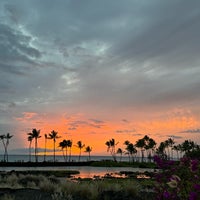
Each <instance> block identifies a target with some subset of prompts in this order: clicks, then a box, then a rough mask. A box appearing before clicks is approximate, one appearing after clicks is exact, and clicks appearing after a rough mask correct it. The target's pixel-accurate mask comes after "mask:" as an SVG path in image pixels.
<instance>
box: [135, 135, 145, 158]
mask: <svg viewBox="0 0 200 200" xmlns="http://www.w3.org/2000/svg"><path fill="white" fill-rule="evenodd" d="M135 146H136V147H137V148H139V149H140V151H141V155H142V156H141V161H142V162H144V151H145V140H144V138H142V139H139V140H137V141H136V144H135Z"/></svg>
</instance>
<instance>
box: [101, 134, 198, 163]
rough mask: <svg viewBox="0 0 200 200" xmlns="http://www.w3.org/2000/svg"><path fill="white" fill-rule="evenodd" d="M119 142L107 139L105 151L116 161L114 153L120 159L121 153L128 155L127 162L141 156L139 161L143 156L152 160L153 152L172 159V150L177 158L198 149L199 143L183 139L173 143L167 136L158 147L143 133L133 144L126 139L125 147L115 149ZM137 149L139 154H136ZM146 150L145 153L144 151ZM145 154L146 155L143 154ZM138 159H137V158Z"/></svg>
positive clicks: (142, 159)
mask: <svg viewBox="0 0 200 200" xmlns="http://www.w3.org/2000/svg"><path fill="white" fill-rule="evenodd" d="M118 143H119V142H116V141H115V139H113V138H112V139H110V140H108V141H107V142H106V143H105V145H106V146H107V151H108V152H110V154H111V156H112V157H113V160H114V161H117V159H116V155H117V154H119V155H120V157H119V159H120V161H121V159H122V155H123V154H125V155H128V158H129V162H131V161H132V162H134V161H135V160H136V159H139V158H141V162H144V158H145V157H146V158H147V159H146V161H147V160H148V161H149V162H151V161H152V158H153V156H154V155H155V154H157V155H159V156H161V157H163V158H165V159H168V160H170V159H174V154H173V153H174V152H176V156H175V157H176V159H177V160H179V159H180V158H181V157H182V156H183V155H187V154H189V153H191V152H194V151H200V145H198V144H196V143H195V142H193V141H191V140H185V141H184V142H183V143H181V144H177V145H176V144H175V141H174V139H173V138H171V137H170V138H168V139H167V140H165V141H164V142H161V143H160V144H159V146H158V147H156V142H155V140H154V139H152V138H150V137H149V136H147V135H145V136H144V137H143V138H141V139H138V140H137V141H136V143H135V144H133V143H131V142H130V141H128V140H126V141H125V142H124V143H123V144H124V145H125V149H124V150H123V149H121V148H118V149H117V150H116V146H117V144H118ZM139 151H140V152H141V153H140V156H139V155H138V153H139ZM145 152H146V153H145ZM145 154H146V155H145ZM138 161H139V160H138Z"/></svg>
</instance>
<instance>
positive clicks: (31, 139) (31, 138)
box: [27, 133, 33, 162]
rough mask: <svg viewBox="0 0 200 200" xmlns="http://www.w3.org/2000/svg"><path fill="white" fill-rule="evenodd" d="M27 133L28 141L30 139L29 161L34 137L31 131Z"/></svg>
mask: <svg viewBox="0 0 200 200" xmlns="http://www.w3.org/2000/svg"><path fill="white" fill-rule="evenodd" d="M27 134H28V141H29V162H31V144H32V141H33V137H32V135H31V133H27Z"/></svg>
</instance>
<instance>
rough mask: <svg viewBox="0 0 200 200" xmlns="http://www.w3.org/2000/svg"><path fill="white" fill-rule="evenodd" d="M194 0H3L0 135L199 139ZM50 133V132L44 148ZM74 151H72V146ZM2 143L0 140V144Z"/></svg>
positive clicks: (15, 145)
mask: <svg viewBox="0 0 200 200" xmlns="http://www.w3.org/2000/svg"><path fill="white" fill-rule="evenodd" d="M199 7H200V1H198V0H191V1H188V0H168V1H160V0H151V1H149V0H101V1H99V0H84V1H83V0H58V1H54V0H43V1H41V0H20V1H14V0H1V1H0V134H6V133H10V134H12V135H14V136H13V138H12V139H11V140H10V145H9V152H10V153H24V152H27V148H28V145H29V143H28V141H27V133H28V132H31V130H32V129H33V128H36V129H40V130H41V136H43V137H42V138H40V139H39V142H38V143H39V147H40V148H43V147H44V134H48V133H50V132H51V131H52V130H55V131H57V132H58V135H60V136H61V138H60V139H59V140H57V145H58V143H59V142H60V141H62V140H63V139H72V140H73V144H76V142H77V141H78V140H81V141H82V142H83V143H84V144H85V145H86V146H87V145H90V146H92V148H93V151H92V154H96V155H98V154H106V145H105V142H106V141H107V140H109V139H111V138H114V139H115V140H116V141H117V142H119V144H118V147H121V148H124V145H123V142H124V141H125V140H130V141H131V142H133V143H135V142H136V141H137V140H138V139H140V138H142V137H143V136H144V135H148V136H150V137H152V138H153V139H155V140H156V141H157V143H158V144H159V142H161V141H164V140H166V139H168V138H169V137H173V138H174V140H175V142H177V143H181V142H183V141H184V140H185V139H191V140H193V141H195V142H197V143H200V106H199V104H200V56H199V52H200V45H199V39H200V9H199ZM52 146H53V142H52V141H48V148H50V149H51V148H52ZM73 148H74V152H77V149H76V147H73ZM1 152H3V146H2V144H0V153H1Z"/></svg>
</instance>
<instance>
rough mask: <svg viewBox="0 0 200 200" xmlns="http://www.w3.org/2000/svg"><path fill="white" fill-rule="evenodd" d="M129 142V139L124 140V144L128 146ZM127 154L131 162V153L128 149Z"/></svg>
mask: <svg viewBox="0 0 200 200" xmlns="http://www.w3.org/2000/svg"><path fill="white" fill-rule="evenodd" d="M129 144H130V141H128V140H126V141H125V142H124V145H126V147H127V146H128V145H129ZM126 150H127V149H126ZM125 154H127V155H128V160H129V162H131V157H130V153H129V152H128V151H126V152H125Z"/></svg>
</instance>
